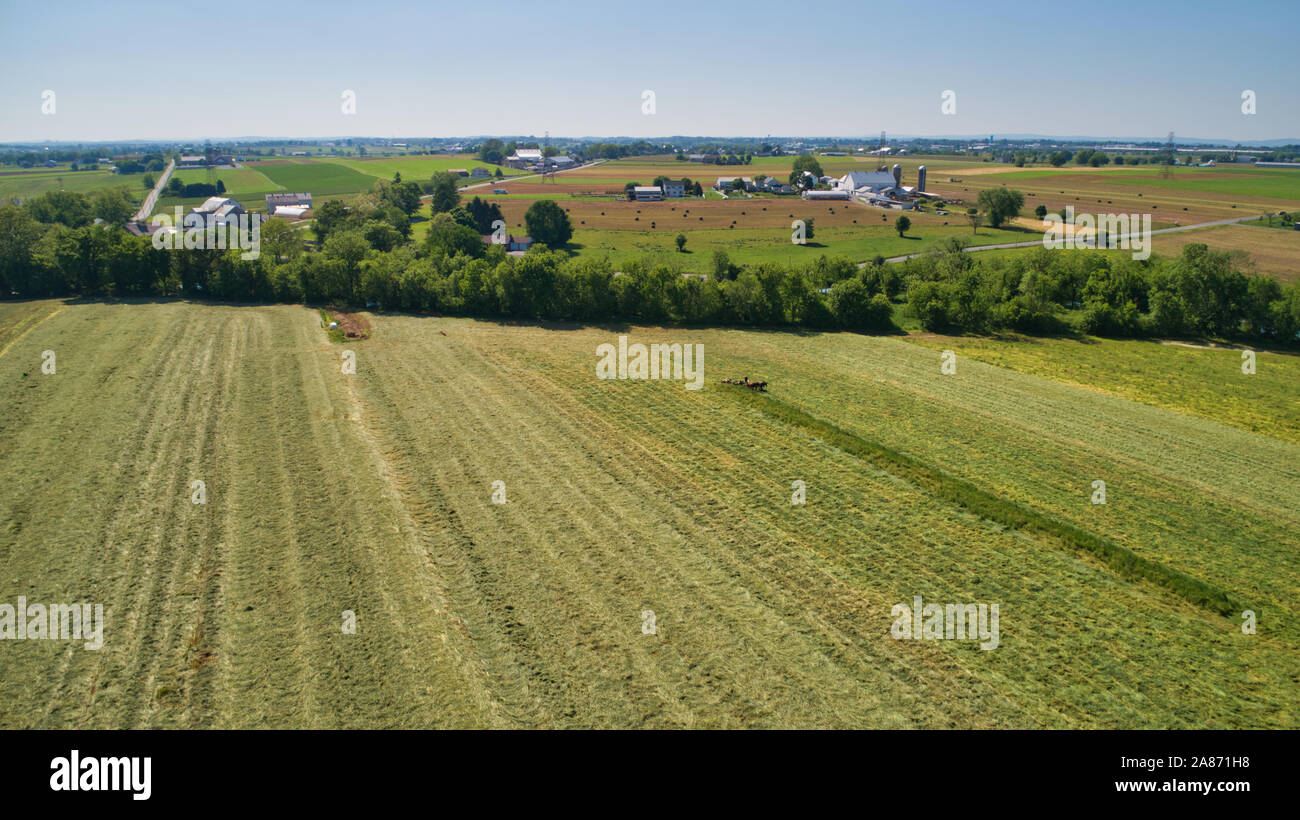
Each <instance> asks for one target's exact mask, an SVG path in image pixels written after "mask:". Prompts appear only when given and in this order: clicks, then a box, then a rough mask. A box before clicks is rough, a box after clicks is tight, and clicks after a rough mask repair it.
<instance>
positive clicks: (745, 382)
mask: <svg viewBox="0 0 1300 820" xmlns="http://www.w3.org/2000/svg"><path fill="white" fill-rule="evenodd" d="M722 383H723V384H735V385H739V386H741V387H748V388H749V389H750V390H759V391H763V390H766V389H767V382H751V381H750V380H749V377H748V376H745V377H744V378H741V379H723V380H722Z"/></svg>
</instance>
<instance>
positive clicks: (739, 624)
mask: <svg viewBox="0 0 1300 820" xmlns="http://www.w3.org/2000/svg"><path fill="white" fill-rule="evenodd" d="M493 355H494V356H502V355H504V354H501V353H499V352H494V354H493ZM512 378H514V379H520V380H525V381H527V382H528V383H529V384H528V390H527V392H530V393H531V392H539V393H544V394H546V396H547V398H548V399H549V405H550V407H551V408H553V409H556V410H559V411H561V412H563V413H565V414H566V415H568V416H569V418H570V419H571V422H572V424H573V425H574V427H576V428H578V429H586V430H590V431H592V432H593V434H597V435H599V436H600V437H601V438H602V439H603V440H606V441H610V442H613V441H619V442H620V445H621V446H622V447H624V448H626V447H627V446H628V445H629V443H630V442H629V441H628V439H627V436H628V434H629V433H631V432H632V431H625V430H622V429H618V428H614V427H612V426H611V424H610V422H609V421H608V419H607V418H605V417H603V416H602V415H598V414H597V413H596V412H595V411H594V409H584V410H583V411H582V413H581V417H580V418H579V417H577V416H575V415H574V413H575V412H576V408H574V407H571V406H570V405H571V404H572V402H571V400H570V399H569V398H568V397H567V396H566V395H565V394H564V393H563V392H562V391H561V390H560V388H559V386H558V385H557V384H555V383H553V382H550V381H549V380H548V379H547V378H546V377H545V376H540V375H537V374H535V373H529V372H527V370H526V369H523V368H520V371H519V372H518V373H514V374H512ZM624 402H625V407H627V408H629V409H631V408H640V403H638V402H635V401H633V400H632V399H630V398H628V399H626V400H624ZM617 415H619V414H616V417H617ZM635 415H637V413H636V412H634V416H635ZM637 427H638V429H640V430H643V431H644V430H653V429H655V428H656V425H655V424H654V423H653V422H650V421H648V420H647V421H646V422H643V423H642V424H639V425H638V426H637ZM660 427H661V425H660ZM548 432H549V433H550V434H551V435H555V434H556V433H557V432H558V431H548ZM638 437H639V436H638ZM647 444H648V443H644V444H643V443H636V444H632V446H633V447H634V448H635V450H636V457H635V462H636V464H637V471H636V476H635V477H633V476H628V477H627V478H626V479H624V480H632V481H638V482H644V477H643V476H644V474H645V473H647V472H649V473H653V474H656V475H655V478H656V479H657V480H656V481H655V482H654V484H653V485H647V488H646V489H647V490H648V493H647V495H649V496H651V497H653V498H656V499H659V498H660V497H664V496H666V497H665V498H663V501H662V502H660V503H659V504H656V509H655V510H654V515H655V516H657V517H660V518H662V520H664V521H669V522H673V523H674V526H675V527H677V529H678V531H679V532H681V533H683V534H684V535H683V540H685V541H687V542H688V543H691V542H693V543H698V544H701V545H703V544H709V543H711V542H712V543H719V544H735V545H736V546H732V547H730V549H732V550H739V549H744V550H748V551H749V552H748V554H746V555H745V556H744V557H741V556H739V555H738V556H737V560H736V561H734V562H732V561H729V560H723V561H722V563H721V564H717V562H718V561H719V559H723V558H724V556H725V553H724V552H719V551H716V550H713V551H709V554H708V555H707V556H701V557H702V558H703V559H705V562H706V563H708V564H714V565H716V566H717V567H718V568H720V569H721V571H722V572H723V573H724V574H725V575H726V576H727V577H730V578H732V579H745V580H744V581H743V582H742V583H743V584H744V586H743V589H736V590H734V591H733V592H731V593H728V595H726V596H725V597H724V598H723V599H721V600H719V599H717V593H714V595H713V603H711V604H710V606H713V607H715V609H716V610H717V611H720V612H725V611H726V609H727V604H731V605H732V606H733V607H734V605H735V602H737V601H739V600H740V598H741V597H742V592H743V595H744V597H745V598H746V600H747V601H748V602H750V603H751V604H752V606H762V607H763V608H764V609H765V610H766V609H770V608H771V606H772V604H771V603H766V604H760V603H759V602H760V601H764V600H766V601H769V602H771V601H772V600H773V599H780V598H781V597H783V593H782V589H789V588H807V589H819V590H821V591H822V594H823V595H824V594H825V592H826V588H827V585H828V582H830V584H831V587H832V588H836V587H838V588H839V589H840V590H841V591H842V595H841V596H837V598H838V600H835V603H837V604H839V605H840V608H841V610H842V614H843V613H852V612H855V611H858V609H860V607H861V604H862V602H861V600H860V599H857V597H856V596H857V591H856V590H849V589H848V588H846V587H844V586H843V585H842V584H841V583H840V582H839V581H838V579H836V578H835V577H834V576H833V575H831V574H829V573H828V572H827V570H826V568H825V566H817V567H816V568H815V569H813V570H812V574H811V575H808V574H807V573H806V571H803V570H797V569H796V565H792V564H791V563H790V560H791V557H792V555H793V554H794V553H792V548H793V544H791V543H778V544H773V541H774V539H772V538H771V536H770V533H769V534H764V533H760V532H758V531H757V528H756V527H754V526H753V525H752V524H751V523H749V522H745V523H743V524H742V525H741V526H739V527H738V528H737V529H738V530H740V532H735V531H724V532H718V531H717V530H716V529H715V528H714V527H713V526H712V521H711V520H709V521H708V522H707V523H703V524H702V523H701V522H699V521H698V520H697V518H698V515H699V514H698V513H697V514H696V515H690V514H688V513H687V512H686V510H688V509H700V508H701V507H708V508H717V509H718V510H719V511H723V510H726V509H727V508H728V507H729V505H728V504H726V503H724V502H722V501H721V500H720V499H718V498H717V497H716V496H715V495H714V493H713V491H712V490H711V489H710V488H708V486H707V485H704V484H702V483H700V482H699V481H697V480H695V478H694V477H693V476H691V475H687V474H683V473H681V472H680V471H679V470H676V469H669V468H667V467H666V465H665V464H664V463H663V462H662V460H661V459H660V458H659V457H658V456H657V455H655V454H654V453H653V452H652V451H650V450H649V449H648V447H647ZM602 466H603V467H604V468H605V469H606V470H610V471H611V473H612V474H613V475H619V474H621V473H627V472H628V470H627V466H626V465H625V464H624V465H622V468H621V469H620V468H619V467H615V466H612V465H609V464H605V465H602ZM666 487H672V488H674V490H671V491H665V489H664V488H666ZM681 495H689V496H690V497H691V498H692V499H693V501H692V503H690V504H686V503H684V502H679V503H673V500H674V498H678V497H680V496H681ZM735 516H736V517H737V518H739V519H741V520H742V521H743V520H744V518H745V514H744V513H743V512H742V511H741V510H739V509H736V511H735ZM808 557H809V556H808V555H807V554H806V552H805V554H804V557H802V558H800V559H799V561H800V562H801V564H802V563H803V562H806V561H807V558H808ZM671 560H672V559H671V558H666V559H664V560H663V563H664V564H665V565H668V566H671V565H672V564H671ZM764 562H767V565H768V566H769V567H771V568H773V569H776V568H778V567H779V568H780V570H779V572H778V574H779V575H780V576H781V577H783V578H785V579H787V580H786V585H785V586H775V585H773V584H772V583H771V581H772V579H771V577H770V573H763V572H758V573H755V568H756V567H762V566H763V563H764ZM801 576H803V577H801ZM733 583H734V581H733ZM750 591H752V592H753V596H752V597H751V596H750ZM693 592H694V590H693ZM694 594H695V595H697V596H698V595H699V593H698V592H694ZM845 596H847V597H845ZM808 603H809V602H808V601H807V600H804V601H803V602H801V603H800V604H793V603H791V604H789V605H788V606H786V607H785V609H784V611H783V612H782V613H781V615H780V617H779V622H780V623H783V624H785V628H786V629H789V628H791V627H792V626H793V625H794V624H796V623H799V622H804V621H808V620H809V617H810V613H809V610H808V608H807V604H808ZM815 608H816V607H814V609H815ZM771 614H773V615H774V614H775V613H771ZM769 617H770V616H769ZM844 617H845V618H846V619H847V620H851V618H850V617H849V615H848V614H845V615H844ZM728 620H730V621H732V622H731V623H728ZM760 620H762V619H761V618H760ZM752 621H753V617H752V615H751V616H747V617H744V618H741V619H739V620H736V619H735V618H734V617H733V618H729V619H724V620H722V621H721V622H719V623H718V625H717V629H716V630H715V631H716V632H731V633H732V634H740V635H746V634H748V635H749V637H748V638H747V642H748V643H749V645H750V651H757V652H758V654H760V655H762V654H765V653H766V652H767V649H766V647H767V646H768V645H770V644H771V640H770V637H769V638H768V639H767V640H766V641H764V640H760V639H759V638H758V637H757V636H756V635H754V634H751V633H752V630H751V628H750V626H749V623H750V622H752ZM809 626H813V627H814V629H815V630H816V631H820V632H821V633H822V635H823V637H822V638H821V639H819V641H818V642H821V641H825V640H826V639H827V638H829V640H830V642H829V644H823V649H822V650H821V651H822V652H823V653H824V656H825V657H826V658H837V659H838V660H837V661H836V665H837V666H844V672H845V677H844V678H843V679H842V680H845V681H852V685H853V686H858V687H860V686H862V683H861V682H862V681H865V680H871V679H872V678H874V677H878V676H879V674H880V673H879V671H878V670H876V669H872V668H871V667H870V665H868V664H864V663H861V662H854V661H849V660H848V659H849V657H850V656H851V655H852V652H853V648H854V647H855V644H857V643H858V636H857V635H853V636H850V634H849V633H844V632H840V631H839V629H840V628H841V627H832V626H830V622H829V621H826V620H820V619H814V620H812V621H811V622H810V623H809ZM806 629H807V627H804V628H802V629H798V630H796V631H795V632H792V633H791V634H801V635H802V637H803V639H804V640H806V639H807V638H808V637H810V636H809V635H808V634H807V632H806ZM755 647H760V648H758V649H755ZM782 664H783V665H784V666H786V667H787V668H788V669H791V670H797V669H801V668H804V665H803V664H791V663H790V659H788V658H787V659H785V660H784V661H782ZM816 665H817V664H816V663H813V664H811V665H809V666H808V667H807V668H815V667H816ZM825 683H826V681H825V680H824V679H823V680H822V684H823V685H824V684H825ZM897 688H899V689H902V688H903V687H897ZM893 711H894V712H898V711H899V710H898V709H894V710H893ZM920 711H924V708H923V707H922V708H921V709H920ZM936 717H937V715H936ZM841 719H843V716H841Z"/></svg>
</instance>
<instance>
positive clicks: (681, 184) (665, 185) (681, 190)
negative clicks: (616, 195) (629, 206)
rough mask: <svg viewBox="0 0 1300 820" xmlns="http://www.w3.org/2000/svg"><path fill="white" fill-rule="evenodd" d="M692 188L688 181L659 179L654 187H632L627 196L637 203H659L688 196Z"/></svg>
mask: <svg viewBox="0 0 1300 820" xmlns="http://www.w3.org/2000/svg"><path fill="white" fill-rule="evenodd" d="M693 187H694V186H693V185H692V183H691V181H690V180H689V179H661V180H658V181H657V183H656V184H654V185H634V186H632V188H631V190H629V191H628V195H629V198H630V199H634V200H636V201H637V202H660V201H662V200H665V199H681V198H682V197H684V196H687V195H689V194H690V193H691V191H692V190H693Z"/></svg>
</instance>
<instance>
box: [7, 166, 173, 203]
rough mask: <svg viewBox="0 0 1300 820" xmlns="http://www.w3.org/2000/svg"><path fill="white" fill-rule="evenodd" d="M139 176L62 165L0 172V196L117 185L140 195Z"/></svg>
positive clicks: (143, 191)
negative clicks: (84, 169)
mask: <svg viewBox="0 0 1300 820" xmlns="http://www.w3.org/2000/svg"><path fill="white" fill-rule="evenodd" d="M154 176H155V177H157V176H158V174H154ZM143 179H144V175H143V174H124V175H120V176H119V175H118V174H114V173H112V172H111V171H71V170H68V169H65V168H64V169H61V168H50V169H45V168H40V169H33V170H30V171H19V172H13V173H3V174H0V199H6V200H8V199H15V198H17V199H26V198H27V197H30V196H36V195H37V194H43V193H46V192H49V191H77V192H79V193H92V192H94V191H100V190H103V189H105V188H118V187H123V188H126V189H127V190H128V191H130V192H131V194H132V195H133V196H135V197H136V198H137V199H144V197H145V194H147V193H148V190H147V189H146V188H145V187H144V183H143Z"/></svg>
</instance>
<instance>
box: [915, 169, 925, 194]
mask: <svg viewBox="0 0 1300 820" xmlns="http://www.w3.org/2000/svg"><path fill="white" fill-rule="evenodd" d="M916 190H918V191H924V190H925V166H924V165H922V166H921V167H920V168H917V169H916Z"/></svg>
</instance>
